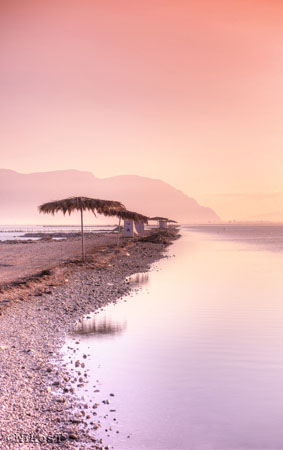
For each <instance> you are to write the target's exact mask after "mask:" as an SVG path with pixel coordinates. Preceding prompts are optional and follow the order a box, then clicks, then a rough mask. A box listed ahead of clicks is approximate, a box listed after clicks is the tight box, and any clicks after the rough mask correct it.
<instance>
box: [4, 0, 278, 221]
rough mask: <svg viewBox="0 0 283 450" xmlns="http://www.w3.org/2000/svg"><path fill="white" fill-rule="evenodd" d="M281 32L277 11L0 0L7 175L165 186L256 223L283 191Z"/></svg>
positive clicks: (180, 3)
mask: <svg viewBox="0 0 283 450" xmlns="http://www.w3.org/2000/svg"><path fill="white" fill-rule="evenodd" d="M282 30H283V4H282V2H281V1H279V0H216V1H214V0H193V1H192V0H191V1H190V0H147V1H140V0H139V1H138V0H123V1H120V0H107V1H106V0H76V1H74V0H65V1H63V0H48V1H45V2H43V1H38V0H37V1H35V0H34V1H29V0H25V1H23V0H11V1H6V0H2V1H1V0H0V53H1V60H0V98H1V102H0V136H1V166H2V168H10V169H14V170H18V171H21V172H32V171H47V170H54V169H63V168H64V169H66V168H77V169H82V170H90V171H92V172H93V173H94V174H95V175H96V176H99V177H106V176H112V175H117V174H130V173H132V174H138V175H145V176H149V177H153V178H161V179H163V180H164V181H167V182H169V183H171V184H173V185H174V186H175V187H177V188H179V189H182V190H183V191H184V192H185V193H187V194H188V195H190V196H194V197H195V198H196V199H197V200H199V201H200V202H205V203H206V204H208V205H209V206H212V207H214V208H215V209H216V212H217V213H218V214H220V215H221V216H222V217H224V218H237V217H240V216H241V214H242V216H243V215H245V214H248V213H249V211H250V209H251V208H252V207H253V206H254V202H255V198H260V196H261V194H265V195H266V194H273V193H274V194H275V193H282V192H283V177H282V168H281V163H282V155H283V146H282V144H283V126H282V123H283V120H282V119H283V50H282V49H283V31H282ZM236 193H237V194H249V195H244V196H242V197H241V201H240V203H239V202H238V203H239V205H240V206H239V205H238V204H237V203H234V204H233V205H234V206H233V205H232V203H230V202H227V197H225V198H226V200H225V201H223V198H224V197H223V195H219V194H236ZM278 198H279V197H278ZM280 198H282V197H280ZM231 205H232V206H233V207H232V206H231ZM237 205H238V206H237ZM276 207H277V208H279V209H280V207H281V205H276ZM233 208H235V210H233ZM237 208H238V210H237ZM268 208H269V209H270V208H271V205H270V206H268V207H267V209H266V210H263V211H262V212H269V210H268ZM281 209H282V210H283V204H282V208H281ZM270 212H272V211H270Z"/></svg>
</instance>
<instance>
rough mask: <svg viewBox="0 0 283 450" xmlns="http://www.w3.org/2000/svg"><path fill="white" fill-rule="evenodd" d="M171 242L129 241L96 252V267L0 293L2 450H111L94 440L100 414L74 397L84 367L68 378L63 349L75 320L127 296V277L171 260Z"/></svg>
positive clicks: (49, 275) (79, 364)
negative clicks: (162, 260) (168, 257)
mask: <svg viewBox="0 0 283 450" xmlns="http://www.w3.org/2000/svg"><path fill="white" fill-rule="evenodd" d="M175 233H176V232H175ZM172 239H174V237H172V236H171V237H169V238H168V239H167V243H166V242H164V240H163V242H162V243H152V242H142V241H129V240H126V239H125V240H122V243H121V247H120V249H114V248H112V247H111V248H108V249H107V248H104V249H103V251H101V254H100V255H98V254H97V253H96V254H95V259H96V260H95V261H94V260H93V259H89V261H88V263H86V264H85V265H81V266H80V265H78V264H69V265H68V266H65V267H63V268H62V267H58V268H57V269H56V268H54V270H53V272H46V273H45V274H44V275H43V276H42V277H35V279H34V280H31V281H30V282H28V281H25V283H24V284H23V285H19V286H18V285H12V286H11V287H10V288H9V287H8V288H7V286H6V287H5V289H2V293H0V305H1V304H2V313H1V314H2V315H1V317H0V324H1V326H0V369H1V370H0V395H1V397H0V398H1V402H0V448H1V450H6V449H42V448H46V449H58V448H64V449H86V448H92V449H101V448H107V447H103V443H102V442H99V441H98V440H97V439H96V437H95V430H96V428H97V423H96V421H95V416H96V412H95V408H90V406H91V405H87V404H84V403H83V402H82V401H81V400H79V397H78V396H77V395H76V389H77V385H78V383H80V380H79V378H81V379H82V378H83V380H87V373H86V372H85V371H84V363H83V361H76V360H75V358H74V361H73V364H74V368H76V369H77V370H76V371H72V374H70V373H68V372H67V368H66V366H65V365H64V364H63V362H62V360H61V359H62V356H61V355H60V348H61V347H62V345H63V343H64V340H65V337H66V335H67V333H69V332H70V331H71V330H72V329H73V327H74V323H75V322H76V320H78V319H79V318H80V317H81V316H82V315H83V314H87V313H90V312H92V311H95V310H96V309H98V308H99V307H101V306H103V305H105V304H107V303H109V302H115V301H117V300H118V299H119V298H120V297H122V296H123V295H125V294H126V293H129V290H130V285H129V283H128V281H127V280H126V277H128V276H129V275H131V274H133V273H137V272H145V271H147V270H148V269H149V267H150V264H152V263H153V262H155V261H156V260H158V259H159V258H161V257H163V256H164V255H166V253H165V252H164V251H165V249H166V244H168V243H169V242H170V241H171V240H172ZM33 245H34V246H36V245H37V244H33ZM46 245H48V243H46ZM13 247H16V245H15V246H13ZM6 297H7V298H6ZM0 308H1V306H0ZM74 373H75V375H74ZM86 412H87V414H86ZM86 415H87V416H88V421H85V420H84V418H85V416H86ZM89 416H93V420H91V421H90V420H89Z"/></svg>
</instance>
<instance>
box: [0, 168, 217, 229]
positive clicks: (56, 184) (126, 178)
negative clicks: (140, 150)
mask: <svg viewBox="0 0 283 450" xmlns="http://www.w3.org/2000/svg"><path fill="white" fill-rule="evenodd" d="M70 196H88V197H93V198H102V199H106V200H108V199H111V200H118V201H121V202H122V203H123V204H125V206H126V207H127V209H129V210H133V211H137V212H140V213H141V214H145V215H148V216H156V215H157V216H165V217H169V218H172V219H174V220H177V221H178V222H180V223H200V222H202V223H208V222H218V221H220V219H219V217H218V216H217V214H216V213H215V212H214V211H213V210H212V209H211V208H208V207H204V206H201V205H199V204H198V203H197V201H196V200H194V199H193V198H190V197H188V196H187V195H186V194H184V193H183V192H182V191H180V190H178V189H175V188H174V187H173V186H171V185H169V184H168V183H165V182H164V181H161V180H156V179H151V178H147V177H142V176H136V175H120V176H114V177H109V178H97V177H95V176H94V175H93V174H92V173H91V172H83V171H78V170H58V171H53V172H36V173H30V174H23V173H18V172H15V171H13V170H7V169H0V204H1V217H0V222H1V223H2V224H27V223H30V224H42V223H65V222H64V220H63V218H62V217H61V216H59V215H58V216H56V217H55V218H52V217H48V216H41V215H39V213H38V208H37V207H38V205H39V204H41V203H44V202H47V201H52V200H57V199H61V198H65V197H70ZM74 221H75V222H77V220H75V219H74V218H73V219H72V222H73V223H74ZM103 221H104V222H105V219H103V220H102V222H103Z"/></svg>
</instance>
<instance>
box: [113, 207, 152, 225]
mask: <svg viewBox="0 0 283 450" xmlns="http://www.w3.org/2000/svg"><path fill="white" fill-rule="evenodd" d="M105 215H106V216H116V217H119V218H121V219H123V220H134V221H135V222H143V223H148V220H149V218H148V217H146V216H144V215H143V214H139V213H137V212H135V211H128V210H127V209H119V210H114V209H109V210H108V211H107V212H106V213H105Z"/></svg>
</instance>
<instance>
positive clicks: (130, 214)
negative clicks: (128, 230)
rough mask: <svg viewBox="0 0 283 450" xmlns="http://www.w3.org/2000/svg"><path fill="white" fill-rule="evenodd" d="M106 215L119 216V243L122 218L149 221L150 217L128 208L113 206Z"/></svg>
mask: <svg viewBox="0 0 283 450" xmlns="http://www.w3.org/2000/svg"><path fill="white" fill-rule="evenodd" d="M105 215H106V216H117V217H119V229H118V238H117V243H118V244H119V237H120V224H121V219H123V220H134V221H135V222H142V223H148V221H149V218H148V217H146V216H144V215H142V214H139V213H137V212H135V211H128V210H127V209H120V210H119V211H116V210H112V209H111V208H110V209H109V210H107V212H106V213H105Z"/></svg>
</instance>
